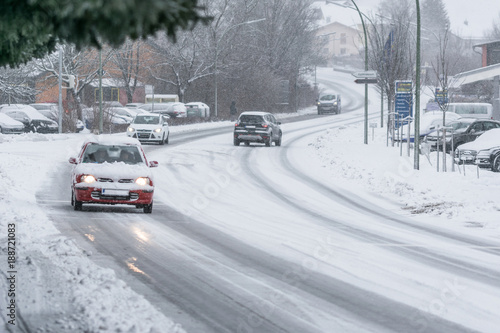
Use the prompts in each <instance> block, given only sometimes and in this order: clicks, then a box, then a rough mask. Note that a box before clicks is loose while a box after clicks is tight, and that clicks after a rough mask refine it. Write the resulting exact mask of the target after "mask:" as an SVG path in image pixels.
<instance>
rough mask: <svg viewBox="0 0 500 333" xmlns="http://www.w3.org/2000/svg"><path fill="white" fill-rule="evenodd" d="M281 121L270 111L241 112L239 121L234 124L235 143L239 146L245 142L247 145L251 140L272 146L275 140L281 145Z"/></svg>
mask: <svg viewBox="0 0 500 333" xmlns="http://www.w3.org/2000/svg"><path fill="white" fill-rule="evenodd" d="M280 125H281V123H280V122H278V121H276V118H275V117H274V116H273V115H272V114H271V113H268V112H261V111H248V112H243V113H242V114H240V116H239V118H238V122H237V123H236V124H235V126H234V135H233V138H234V145H235V146H239V145H240V143H241V142H244V143H245V144H246V145H247V146H248V145H249V144H250V142H259V143H265V144H266V146H268V147H270V146H271V144H272V143H273V142H274V144H275V145H276V146H281V137H282V132H281V127H280Z"/></svg>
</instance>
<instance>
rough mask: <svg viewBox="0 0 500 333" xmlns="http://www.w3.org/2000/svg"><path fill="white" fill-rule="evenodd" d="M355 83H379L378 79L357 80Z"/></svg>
mask: <svg viewBox="0 0 500 333" xmlns="http://www.w3.org/2000/svg"><path fill="white" fill-rule="evenodd" d="M354 82H356V83H359V84H372V83H378V81H377V79H356V80H354Z"/></svg>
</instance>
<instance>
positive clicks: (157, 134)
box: [127, 114, 170, 145]
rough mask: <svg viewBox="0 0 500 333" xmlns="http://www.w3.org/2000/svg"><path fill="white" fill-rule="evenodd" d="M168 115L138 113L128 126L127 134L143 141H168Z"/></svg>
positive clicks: (160, 142)
mask: <svg viewBox="0 0 500 333" xmlns="http://www.w3.org/2000/svg"><path fill="white" fill-rule="evenodd" d="M167 120H168V116H166V115H165V116H163V115H161V114H138V115H137V116H135V118H134V121H132V123H131V124H130V126H129V127H128V128H127V135H128V136H130V137H132V138H136V139H138V140H139V141H141V142H158V144H160V145H163V144H165V143H168V137H169V133H170V132H169V128H168V122H167Z"/></svg>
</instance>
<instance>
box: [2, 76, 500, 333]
mask: <svg viewBox="0 0 500 333" xmlns="http://www.w3.org/2000/svg"><path fill="white" fill-rule="evenodd" d="M318 78H319V80H318V81H319V82H320V83H322V84H323V85H324V86H329V87H331V88H335V89H337V91H340V92H341V93H342V95H343V112H342V114H340V115H334V116H319V117H304V118H303V119H301V121H292V120H297V119H299V118H296V119H290V118H288V119H283V125H282V127H283V132H284V135H283V145H282V146H281V147H274V146H273V147H271V148H268V147H264V146H263V145H262V146H261V145H252V146H249V147H247V146H240V147H234V146H233V145H232V140H231V131H232V125H231V124H229V123H226V124H219V125H215V126H216V128H213V127H214V126H210V127H211V128H208V127H206V128H202V127H197V128H195V130H194V131H186V130H183V131H181V130H178V129H173V133H172V135H171V140H170V144H169V145H167V146H153V145H151V146H149V145H148V146H145V150H146V152H147V154H148V157H149V158H150V159H152V160H157V161H159V163H160V167H159V168H157V169H155V170H154V172H155V181H156V191H155V205H154V209H153V214H151V215H149V214H143V213H142V210H140V209H134V208H129V207H115V206H109V207H108V206H91V205H88V206H86V205H84V209H83V211H82V212H76V211H73V210H72V207H71V206H70V205H69V198H70V189H69V173H70V164H69V163H67V162H66V161H67V157H69V156H71V155H74V154H75V153H76V151H77V149H78V142H80V141H81V137H76V136H75V137H74V136H65V139H64V140H55V141H48V142H47V141H36V139H35V140H33V138H37V136H32V138H31V139H28V138H27V139H26V140H27V141H22V140H21V139H17V140H16V139H12V141H9V140H10V139H9V140H7V141H5V142H4V143H3V144H2V145H0V154H2V164H0V176H2V180H5V181H6V182H7V184H6V185H2V186H3V188H4V189H5V190H6V191H7V192H4V193H7V194H8V195H9V196H8V197H6V196H3V197H1V196H0V209H2V210H3V211H5V213H6V214H5V215H2V216H6V218H7V219H8V221H10V222H12V221H14V222H15V223H17V225H19V227H18V229H19V236H18V237H19V238H20V242H21V243H22V246H21V249H22V250H25V251H27V252H29V253H23V254H22V255H20V257H19V258H20V259H19V261H20V263H19V264H20V265H22V266H21V267H24V270H23V274H25V275H24V276H25V277H26V276H29V277H30V278H31V279H34V280H33V281H34V282H32V283H31V284H29V283H25V284H23V285H20V286H19V289H21V291H20V293H21V294H22V295H23V296H22V297H21V298H20V299H19V304H20V309H22V311H23V314H25V315H24V317H25V319H26V321H27V324H26V325H27V326H29V328H30V329H31V331H34V330H35V328H43V329H46V330H49V329H52V331H57V332H75V331H81V332H83V331H84V330H87V331H91V332H97V331H109V332H114V331H117V329H120V330H122V331H128V330H132V331H134V330H135V331H136V332H149V331H153V332H160V331H161V332H181V331H182V330H185V331H187V332H202V333H209V332H217V333H218V332H259V333H261V332H293V333H295V332H301V333H302V332H356V333H357V332H476V331H479V332H497V328H498V327H499V326H500V319H499V318H498V313H499V312H500V283H499V282H500V278H499V277H500V265H499V264H500V248H499V245H498V243H499V242H498V240H499V235H500V232H499V231H500V228H499V225H498V221H499V220H500V219H498V217H499V210H498V205H496V204H495V203H494V202H490V201H488V202H486V201H485V200H484V197H482V196H481V193H483V192H484V191H485V189H486V190H488V191H491V195H492V196H493V197H495V196H496V195H498V194H499V193H500V189H499V187H500V185H499V178H498V174H494V173H491V172H489V173H483V174H482V175H481V179H480V180H476V179H475V177H464V176H462V175H459V174H454V175H451V174H450V175H449V176H448V178H449V179H450V180H449V182H452V183H453V184H455V186H458V188H459V189H460V190H463V189H464V188H468V189H469V190H470V191H472V192H473V193H474V194H473V195H474V196H476V197H475V198H474V199H475V200H478V201H479V202H483V201H484V205H482V207H479V206H480V205H477V204H475V202H474V199H470V200H467V197H466V196H464V195H462V196H461V197H460V198H462V199H463V200H462V201H459V199H458V198H459V196H457V195H456V194H455V195H453V193H452V191H453V190H450V191H449V192H445V193H446V194H445V195H440V191H439V190H443V188H444V187H445V186H444V185H443V184H446V183H447V179H446V177H444V176H445V175H443V177H444V178H445V179H444V181H442V180H440V179H437V178H434V177H433V176H432V175H431V174H430V173H429V171H428V170H427V168H425V167H424V165H422V169H424V170H422V171H421V174H418V175H414V174H413V173H411V172H409V171H408V170H406V169H405V167H401V165H403V166H405V164H404V163H406V162H407V160H406V159H405V158H404V157H399V150H398V149H397V148H392V149H391V148H388V147H385V133H384V130H383V129H377V136H376V138H375V139H374V141H371V143H370V145H368V146H367V145H363V144H361V142H362V141H363V137H362V127H363V126H362V121H363V116H362V112H363V110H362V108H363V104H362V103H363V95H362V87H361V86H355V85H354V84H353V83H352V77H351V76H350V75H349V74H343V73H335V75H332V73H331V70H330V71H326V70H324V71H321V70H320V71H319V72H318ZM373 96H375V98H373V99H374V100H376V96H377V95H375V94H373ZM377 104H378V103H373V105H377ZM373 105H372V106H371V111H370V119H372V118H373V121H377V120H378V119H380V116H379V109H378V108H377V107H374V106H373ZM306 118H307V119H306ZM304 119H305V120H304ZM40 140H43V139H40ZM46 154H50V157H49V156H47V155H46ZM6 156H7V157H9V158H10V162H5V159H4V157H6ZM21 161H25V162H21ZM40 163H43V165H42V164H40ZM422 163H424V161H423V162H422ZM425 163H427V162H426V161H425ZM16 166H17V167H18V170H17V171H15V168H16ZM471 171H472V172H471ZM21 172H31V173H32V174H30V175H26V176H25V177H24V178H23V179H20V180H19V186H20V189H18V190H13V189H12V188H15V187H16V186H14V184H15V183H16V182H15V180H16V179H15V178H16V176H17V177H19V175H20V173H21ZM405 172H406V173H405ZM474 172H475V171H474V170H473V169H472V170H469V172H468V174H472V175H474ZM37 173H38V175H41V176H42V177H36V174H37ZM410 173H411V175H412V176H411V177H408V176H406V174H410ZM446 176H447V175H446ZM451 177H454V178H451ZM40 178H45V179H40ZM425 179H428V180H430V181H431V183H426V182H425ZM30 184H32V186H30ZM483 184H484V185H483ZM434 187H438V188H439V190H438V191H437V192H433V191H431V190H430V189H433V188H434ZM429 188H430V189H429ZM30 190H31V192H30ZM457 191H458V190H457ZM35 193H36V196H35ZM496 197H498V196H496ZM464 198H465V199H464ZM469 201H470V202H472V203H473V204H472V205H476V206H478V207H479V208H474V209H475V211H474V214H473V215H474V217H475V218H476V220H475V221H474V222H475V223H477V224H479V225H481V226H482V227H481V228H473V229H471V228H467V227H466V226H468V224H467V222H470V221H469V220H470V215H468V214H467V212H468V211H470V209H469V210H468V208H469V205H468V202H469ZM16 203H19V206H20V208H21V209H17V208H16V207H15V205H16ZM408 203H411V204H413V205H414V207H413V208H414V210H418V209H419V208H420V209H421V208H422V207H426V206H425V204H429V203H431V204H432V203H434V204H436V206H438V208H436V209H437V210H439V209H441V213H435V212H432V211H424V214H422V216H417V215H415V214H410V213H409V211H410V210H408V209H403V208H406V207H405V205H408ZM30 204H31V205H33V207H30ZM446 204H448V206H447V205H446ZM454 204H456V205H457V207H454V206H453V205H454ZM472 205H471V206H472ZM464 212H465V213H464ZM34 219H36V221H34ZM6 221H7V220H6ZM495 221H496V223H495ZM5 223H7V222H5ZM3 224H4V222H3V221H2V225H3ZM53 225H55V227H57V229H56V228H54V227H53ZM0 238H1V237H0ZM28 243H32V244H28ZM33 244H35V245H33ZM2 246H3V244H2ZM26 257H28V258H29V261H27V259H24V258H26ZM89 259H90V260H89ZM66 264H67V270H65V269H64V268H63V267H64V265H66ZM95 264H97V265H98V266H100V267H104V268H107V269H100V268H99V267H97V266H95ZM54 267H59V268H61V271H60V272H50V271H48V268H54ZM51 279H52V280H51ZM23 288H30V290H33V291H34V292H33V293H32V294H31V295H30V296H27V294H29V292H28V291H27V290H22V289H23ZM139 295H140V296H139ZM28 302H29V304H27V303H28ZM70 304H71V305H70ZM151 305H152V307H151ZM2 307H3V304H2ZM157 310H158V311H157ZM37 325H38V327H37ZM6 327H8V328H9V327H11V326H9V325H6Z"/></svg>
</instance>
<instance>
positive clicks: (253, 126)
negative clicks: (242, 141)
mask: <svg viewBox="0 0 500 333" xmlns="http://www.w3.org/2000/svg"><path fill="white" fill-rule="evenodd" d="M245 128H255V126H245Z"/></svg>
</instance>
